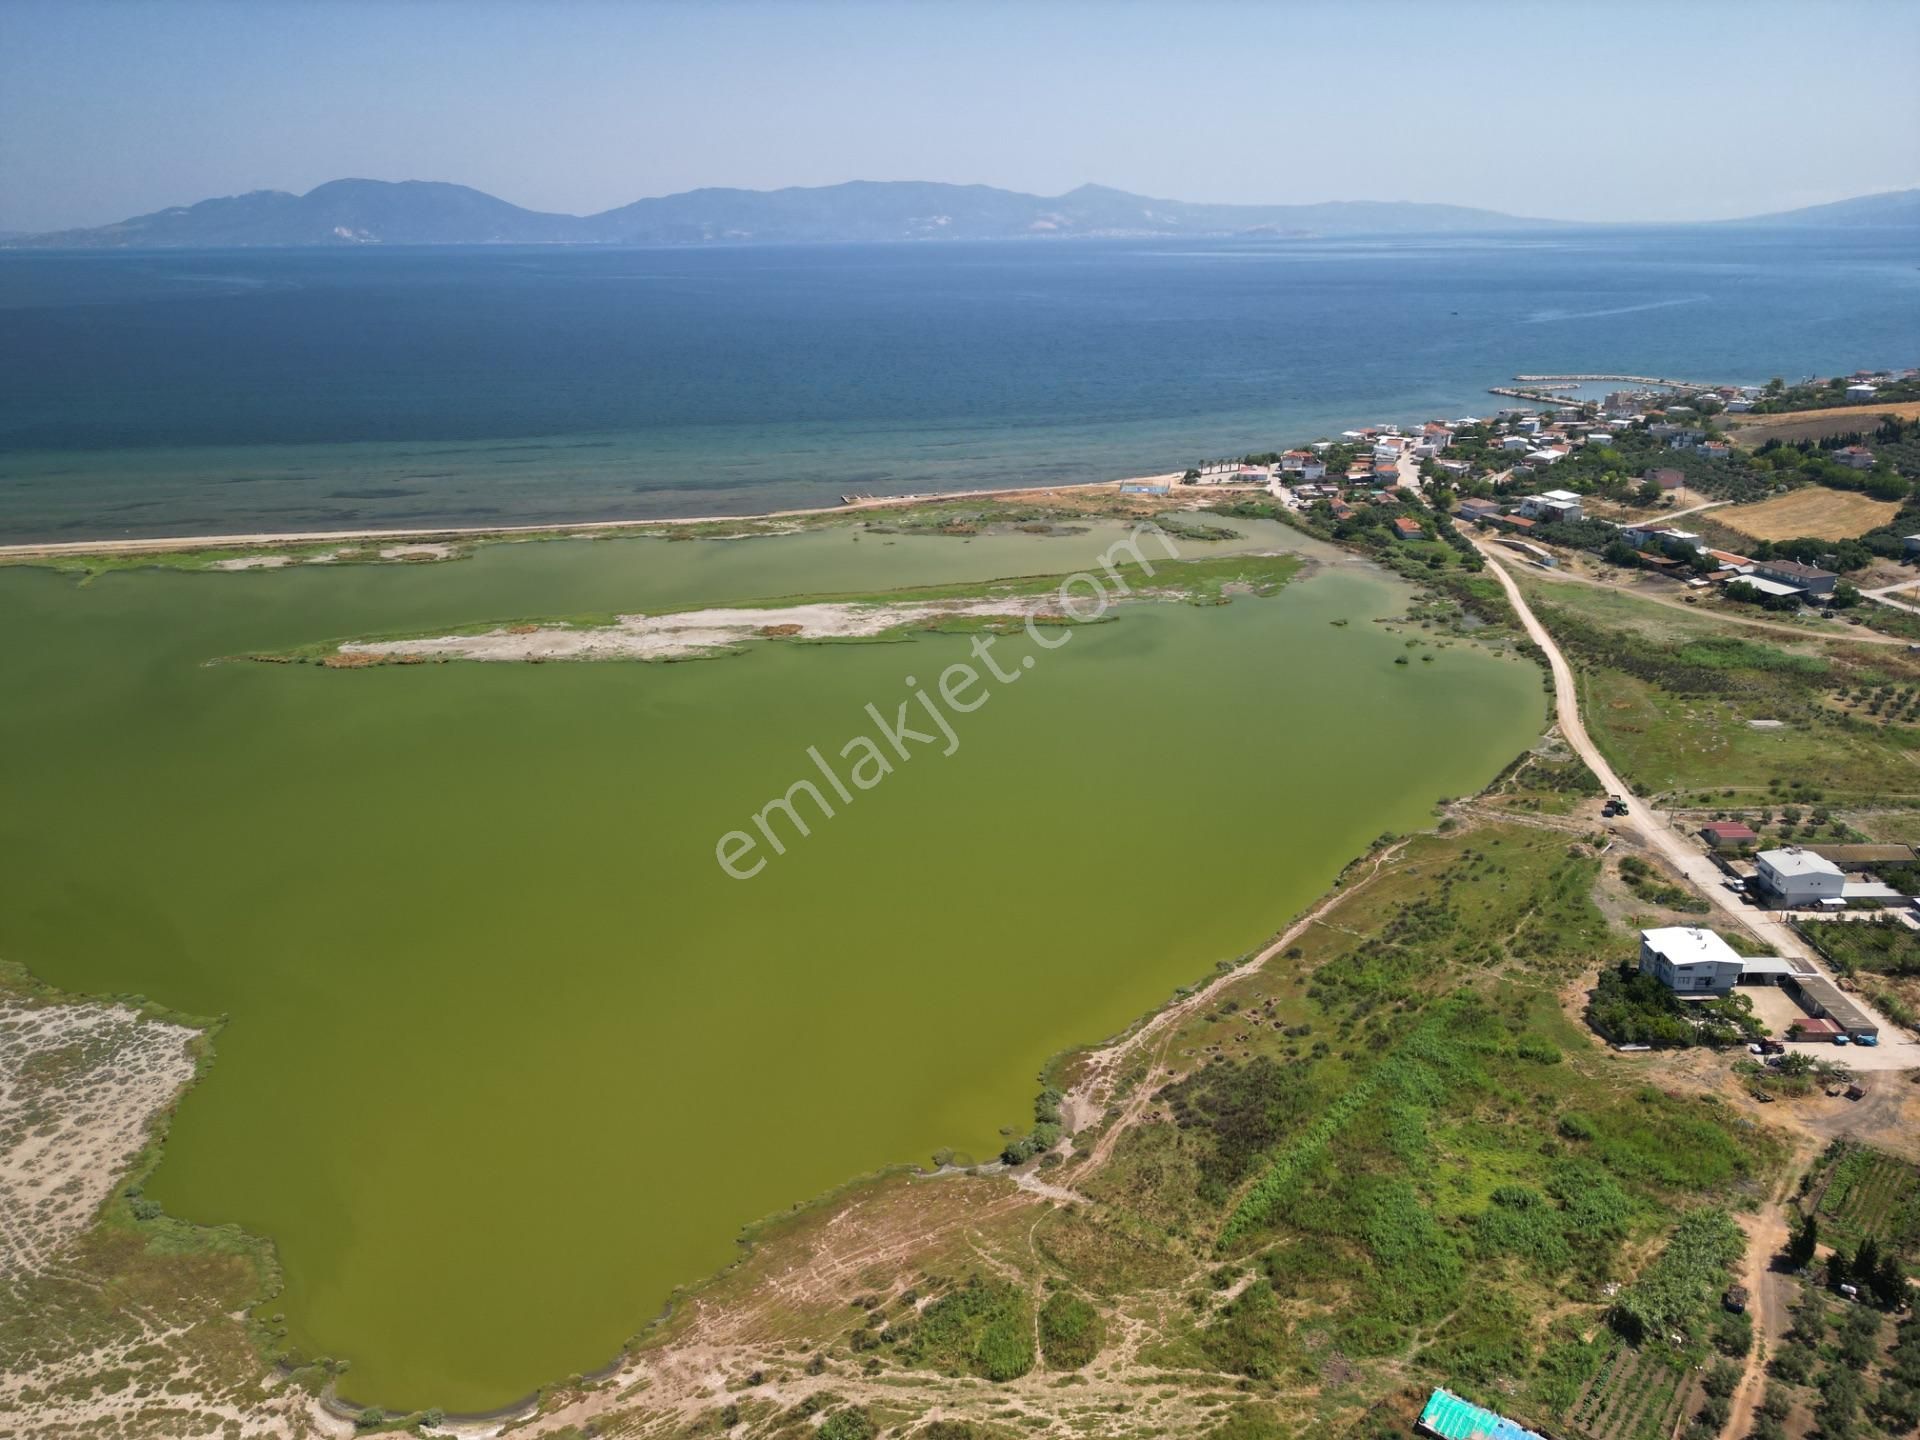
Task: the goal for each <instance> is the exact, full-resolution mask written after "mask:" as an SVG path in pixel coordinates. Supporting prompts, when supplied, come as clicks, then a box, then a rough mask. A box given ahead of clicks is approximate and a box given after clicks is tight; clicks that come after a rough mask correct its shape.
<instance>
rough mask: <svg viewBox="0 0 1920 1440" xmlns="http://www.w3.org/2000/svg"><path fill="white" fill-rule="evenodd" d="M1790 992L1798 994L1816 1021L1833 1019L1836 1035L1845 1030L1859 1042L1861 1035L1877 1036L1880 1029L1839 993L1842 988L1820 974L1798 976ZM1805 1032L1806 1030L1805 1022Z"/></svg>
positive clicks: (1791, 983) (1790, 984)
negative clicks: (1794, 991) (1793, 991)
mask: <svg viewBox="0 0 1920 1440" xmlns="http://www.w3.org/2000/svg"><path fill="white" fill-rule="evenodd" d="M1787 984H1788V987H1789V988H1790V989H1793V990H1796V991H1798V992H1799V996H1800V1003H1801V1004H1802V1005H1804V1006H1806V1007H1807V1009H1808V1011H1809V1012H1811V1013H1812V1015H1813V1016H1814V1018H1816V1019H1820V1020H1831V1021H1832V1022H1833V1024H1834V1030H1835V1032H1840V1031H1844V1032H1845V1033H1846V1034H1848V1035H1851V1036H1853V1037H1854V1038H1856V1039H1858V1038H1859V1037H1860V1036H1862V1035H1872V1036H1876V1037H1877V1036H1878V1035H1879V1034H1880V1027H1879V1026H1878V1025H1876V1024H1874V1023H1873V1021H1871V1020H1869V1019H1868V1018H1867V1016H1866V1012H1865V1011H1863V1010H1861V1008H1860V1007H1859V1006H1858V1005H1856V1004H1854V1003H1853V1001H1851V1000H1849V999H1848V998H1847V997H1846V996H1845V995H1843V994H1842V993H1841V992H1840V987H1839V986H1838V985H1835V984H1834V983H1833V982H1832V981H1831V980H1828V979H1826V978H1825V977H1824V976H1819V975H1798V976H1795V977H1793V978H1792V979H1791V980H1789V981H1788V982H1787ZM1800 1028H1801V1029H1802V1030H1804V1029H1806V1028H1807V1027H1806V1024H1805V1022H1802V1024H1801V1027H1800Z"/></svg>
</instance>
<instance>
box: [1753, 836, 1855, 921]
mask: <svg viewBox="0 0 1920 1440" xmlns="http://www.w3.org/2000/svg"><path fill="white" fill-rule="evenodd" d="M1754 871H1755V874H1754V879H1755V881H1756V882H1757V883H1758V884H1759V886H1760V888H1761V889H1762V890H1763V891H1764V892H1765V893H1766V894H1767V896H1768V898H1769V899H1771V900H1772V901H1773V902H1774V903H1776V904H1777V905H1779V906H1780V908H1782V909H1784V910H1799V909H1804V908H1806V907H1808V906H1813V905H1818V904H1820V902H1821V901H1823V900H1833V901H1839V900H1841V899H1842V898H1843V896H1844V894H1845V889H1846V877H1845V876H1844V875H1843V874H1842V873H1841V871H1840V867H1839V866H1838V865H1836V864H1834V863H1833V862H1832V861H1831V860H1824V859H1822V858H1821V857H1820V856H1818V855H1816V854H1814V853H1813V852H1812V851H1811V850H1802V849H1801V848H1800V847H1799V846H1797V845H1791V846H1788V847H1787V848H1786V849H1785V850H1762V851H1761V852H1760V853H1759V854H1758V855H1756V856H1755V857H1754Z"/></svg>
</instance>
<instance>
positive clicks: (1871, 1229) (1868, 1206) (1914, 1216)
mask: <svg viewBox="0 0 1920 1440" xmlns="http://www.w3.org/2000/svg"><path fill="white" fill-rule="evenodd" d="M1815 1183H1816V1184H1817V1185H1819V1187H1820V1188H1819V1191H1818V1195H1819V1198H1818V1201H1817V1210H1818V1213H1819V1216H1820V1220H1821V1223H1822V1225H1823V1226H1825V1227H1826V1228H1827V1230H1829V1231H1830V1232H1832V1234H1833V1236H1834V1238H1840V1237H1846V1238H1849V1239H1852V1240H1853V1241H1854V1243H1856V1244H1857V1243H1859V1240H1860V1239H1862V1238H1864V1237H1866V1236H1868V1235H1871V1236H1872V1237H1873V1238H1874V1239H1875V1240H1877V1241H1879V1242H1880V1243H1881V1244H1882V1245H1889V1244H1890V1245H1894V1246H1896V1247H1898V1248H1899V1249H1901V1250H1903V1251H1904V1250H1909V1249H1911V1247H1912V1246H1913V1245H1914V1243H1915V1241H1916V1239H1920V1173H1917V1172H1916V1171H1915V1170H1914V1168H1913V1166H1911V1165H1909V1164H1907V1163H1906V1162H1905V1161H1904V1160H1900V1159H1898V1158H1896V1157H1895V1156H1892V1155H1888V1154H1886V1153H1885V1152H1884V1151H1880V1150H1873V1149H1869V1148H1868V1147H1867V1146H1864V1145H1858V1144H1854V1143H1853V1142H1851V1141H1845V1140H1843V1141H1839V1142H1836V1143H1835V1145H1834V1146H1833V1148H1832V1149H1831V1150H1830V1151H1828V1153H1827V1156H1826V1162H1825V1164H1824V1166H1823V1174H1822V1176H1821V1178H1820V1179H1819V1180H1817V1181H1816V1182H1815Z"/></svg>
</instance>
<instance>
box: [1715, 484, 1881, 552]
mask: <svg viewBox="0 0 1920 1440" xmlns="http://www.w3.org/2000/svg"><path fill="white" fill-rule="evenodd" d="M1899 509H1900V502H1899V501H1897V500H1874V499H1871V498H1870V497H1868V496H1866V495H1862V494H1860V493H1858V492H1857V491H1853V490H1829V489H1827V488H1826V487H1825V486H1823V485H1809V486H1807V487H1806V488H1804V489H1801V490H1794V491H1792V492H1790V493H1788V494H1786V495H1776V496H1774V497H1773V498H1772V499H1771V500H1762V501H1761V502H1760V503H1759V504H1757V505H1734V506H1728V507H1727V508H1725V509H1721V510H1716V511H1714V512H1713V518H1714V519H1715V520H1716V521H1718V522H1719V523H1720V524H1722V525H1725V526H1727V527H1728V528H1729V529H1732V530H1737V531H1739V532H1740V533H1741V534H1742V535H1750V536H1752V537H1753V538H1754V539H1755V540H1797V539H1799V538H1801V537H1802V536H1811V537H1813V538H1814V539H1816V540H1851V539H1853V538H1854V537H1855V536H1856V535H1864V534H1866V533H1867V531H1869V530H1874V529H1878V528H1879V527H1880V526H1882V525H1884V524H1886V523H1887V522H1888V521H1889V520H1891V519H1893V517H1894V515H1895V514H1896V513H1898V511H1899Z"/></svg>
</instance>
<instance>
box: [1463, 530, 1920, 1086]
mask: <svg viewBox="0 0 1920 1440" xmlns="http://www.w3.org/2000/svg"><path fill="white" fill-rule="evenodd" d="M1461 529H1462V533H1464V534H1465V535H1467V537H1468V538H1469V539H1471V540H1472V541H1473V543H1474V545H1475V547H1476V548H1478V549H1479V551H1480V553H1481V554H1482V555H1483V556H1485V557H1486V561H1487V568H1488V569H1489V570H1491V571H1492V572H1493V574H1494V576H1495V577H1496V578H1497V579H1498V580H1499V581H1500V587H1501V588H1502V589H1503V590H1505V591H1506V592H1507V599H1508V600H1509V601H1510V602H1512V605H1513V608H1514V611H1515V612H1516V613H1517V614H1518V615H1519V617H1520V623H1521V625H1522V626H1524V627H1525V629H1526V632H1527V636H1528V638H1529V639H1531V640H1532V641H1533V643H1534V644H1536V645H1538V646H1539V647H1540V649H1541V650H1542V651H1543V652H1544V653H1545V654H1546V657H1547V665H1548V668H1549V669H1550V670H1551V671H1552V672H1553V699H1554V709H1555V712H1556V714H1557V716H1558V720H1559V726H1560V733H1561V735H1562V736H1564V737H1565V739H1566V742H1567V744H1568V745H1570V746H1571V747H1573V751H1574V753H1575V754H1577V755H1578V756H1579V757H1580V758H1581V759H1582V760H1584V761H1585V762H1586V764H1587V768H1588V769H1589V770H1591V771H1593V773H1594V776H1595V777H1596V778H1597V779H1598V780H1599V781H1600V787H1601V789H1603V790H1605V791H1606V792H1607V793H1608V794H1610V795H1618V796H1620V797H1621V798H1622V800H1623V801H1624V802H1625V804H1626V807H1627V818H1628V819H1629V820H1630V821H1631V822H1632V823H1633V825H1634V827H1635V828H1636V829H1638V830H1639V832H1640V834H1641V835H1642V836H1644V837H1645V839H1646V841H1647V843H1648V844H1649V845H1650V846H1651V847H1652V848H1653V849H1655V850H1658V851H1659V852H1660V854H1661V855H1662V856H1663V857H1664V858H1665V859H1666V860H1667V861H1668V863H1669V864H1671V865H1672V866H1673V868H1674V869H1676V870H1678V871H1679V872H1680V873H1681V874H1682V875H1683V876H1685V877H1686V878H1687V879H1688V880H1689V881H1691V882H1692V883H1693V886H1694V888H1695V889H1697V890H1699V891H1700V892H1701V893H1702V894H1703V895H1705V896H1706V898H1707V900H1708V901H1709V902H1710V903H1711V904H1713V905H1714V906H1715V907H1717V908H1718V909H1719V911H1720V912H1721V917H1722V919H1723V920H1727V921H1731V922H1732V923H1733V924H1734V925H1737V926H1738V927H1740V928H1741V929H1743V930H1745V931H1746V932H1747V933H1748V934H1750V935H1752V936H1753V937H1754V938H1755V939H1757V940H1759V941H1760V942H1761V943H1762V944H1764V945H1765V946H1767V947H1768V949H1769V950H1770V951H1771V952H1772V953H1773V954H1775V955H1783V956H1793V957H1796V958H1798V959H1801V960H1805V961H1807V962H1808V963H1809V964H1811V965H1813V966H1814V968H1815V969H1816V970H1818V971H1819V973H1820V974H1822V975H1827V970H1826V967H1825V966H1823V965H1822V964H1821V963H1820V960H1819V957H1818V956H1817V955H1815V954H1814V953H1813V951H1812V949H1811V948H1810V947H1809V946H1807V945H1806V944H1804V943H1803V942H1802V941H1801V939H1800V937H1799V936H1798V935H1796V934H1794V933H1793V931H1792V930H1791V929H1790V928H1789V927H1788V926H1786V925H1785V924H1783V923H1781V922H1780V921H1778V920H1776V919H1774V918H1773V917H1772V916H1771V915H1769V914H1767V913H1766V912H1764V911H1761V910H1756V909H1754V908H1752V907H1751V906H1749V905H1747V904H1746V903H1745V902H1744V901H1742V900H1741V899H1740V898H1738V897H1737V896H1735V895H1734V894H1733V892H1732V891H1730V890H1728V889H1727V888H1726V886H1725V885H1724V884H1723V883H1722V881H1723V879H1724V878H1725V877H1724V876H1722V874H1721V872H1720V869H1719V867H1718V866H1717V865H1715V864H1714V863H1713V861H1712V860H1710V859H1708V858H1707V855H1706V852H1705V851H1703V850H1701V849H1700V847H1699V846H1697V845H1695V844H1694V843H1693V841H1692V840H1690V839H1689V838H1687V837H1686V836H1685V835H1683V834H1681V833H1680V832H1679V831H1678V830H1676V829H1675V828H1674V826H1673V825H1672V823H1671V822H1670V821H1667V820H1663V819H1661V817H1660V814H1659V812H1658V811H1656V810H1654V809H1653V808H1652V807H1650V806H1649V805H1648V804H1647V803H1646V802H1645V801H1644V800H1642V799H1640V797H1639V796H1637V795H1635V794H1634V793H1633V792H1632V791H1631V790H1629V789H1628V788H1627V784H1626V782H1625V781H1624V780H1622V779H1621V778H1620V776H1619V774H1618V773H1617V772H1616V771H1615V770H1614V768H1613V767H1612V766H1611V765H1609V764H1608V763H1607V758H1606V756H1604V755H1602V754H1601V753H1600V747H1599V746H1598V745H1596V744H1594V743H1593V740H1592V738H1591V737H1590V736H1589V735H1588V734H1587V727H1586V725H1585V723H1584V722H1583V721H1582V720H1581V718H1580V690H1579V686H1578V684H1577V683H1576V682H1575V680H1574V676H1573V667H1572V666H1570V665H1569V664H1568V663H1567V657H1566V656H1565V655H1564V654H1562V653H1561V651H1560V646H1559V644H1558V642H1556V641H1555V640H1554V638H1553V636H1552V634H1550V633H1549V632H1548V630H1547V627H1546V626H1545V625H1542V624H1541V623H1540V619H1539V617H1538V616H1536V615H1535V614H1534V613H1533V610H1532V608H1531V607H1530V606H1529V605H1528V604H1527V597H1526V596H1525V595H1524V594H1522V593H1521V590H1520V586H1519V585H1518V584H1517V583H1516V582H1515V581H1514V578H1513V576H1512V575H1510V574H1509V573H1508V572H1507V568H1506V566H1505V564H1503V563H1502V561H1501V558H1500V556H1499V555H1498V554H1497V553H1496V552H1495V551H1494V550H1493V548H1492V547H1491V546H1490V545H1488V544H1486V543H1485V542H1483V541H1482V540H1481V538H1480V537H1479V536H1478V535H1476V534H1474V533H1473V531H1472V530H1470V529H1468V528H1467V527H1465V526H1463V527H1461ZM1827 978H1829V979H1831V978H1832V977H1831V976H1830V975H1828V977H1827ZM1852 998H1853V1001H1854V1003H1855V1004H1856V1005H1858V1006H1859V1007H1860V1008H1861V1009H1862V1010H1864V1011H1865V1012H1866V1013H1867V1014H1868V1015H1869V1016H1871V1017H1872V1018H1873V1019H1874V1020H1875V1021H1876V1022H1877V1023H1878V1024H1879V1026H1880V1043H1879V1045H1878V1046H1876V1047H1873V1048H1860V1047H1849V1050H1848V1052H1847V1055H1846V1057H1845V1058H1846V1062H1847V1064H1849V1065H1850V1066H1852V1067H1853V1068H1854V1069H1856V1070H1911V1069H1913V1068H1915V1067H1916V1066H1920V1041H1914V1040H1912V1039H1909V1038H1908V1037H1907V1035H1906V1033H1905V1032H1904V1031H1902V1030H1901V1029H1899V1028H1898V1027H1897V1026H1895V1025H1892V1024H1890V1023H1889V1022H1888V1021H1887V1020H1886V1018H1885V1017H1884V1016H1881V1015H1879V1014H1877V1013H1875V1011H1874V1010H1873V1009H1872V1007H1871V1006H1869V1005H1868V1004H1867V1003H1866V1001H1865V1000H1864V999H1862V998H1861V997H1860V996H1859V995H1854V996H1853V997H1852Z"/></svg>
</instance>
